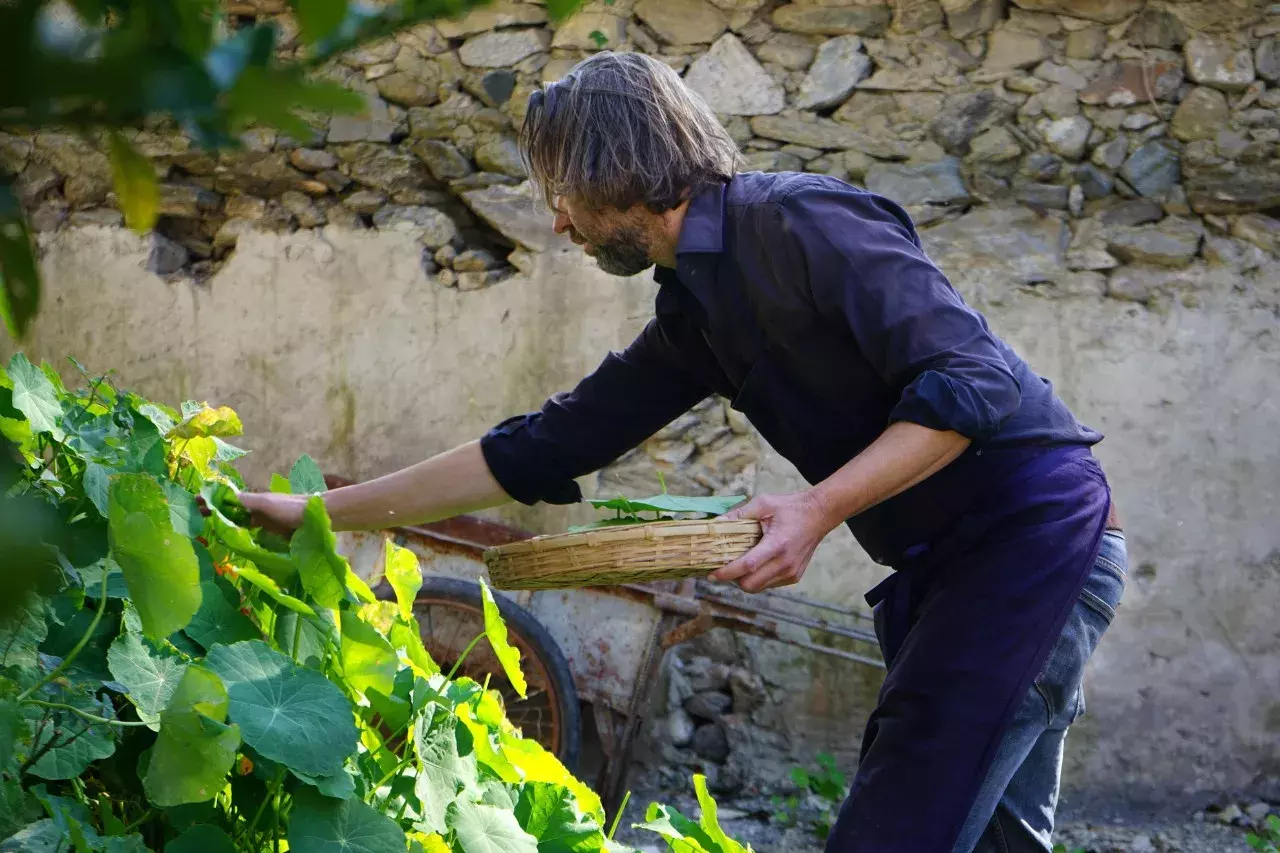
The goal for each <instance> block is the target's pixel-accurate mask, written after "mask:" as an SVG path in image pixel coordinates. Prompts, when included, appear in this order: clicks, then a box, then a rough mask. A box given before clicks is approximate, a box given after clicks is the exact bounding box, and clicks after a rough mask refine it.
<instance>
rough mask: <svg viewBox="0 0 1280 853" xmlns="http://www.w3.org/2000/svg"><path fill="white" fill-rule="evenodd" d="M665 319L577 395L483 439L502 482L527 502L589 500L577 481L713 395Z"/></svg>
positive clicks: (560, 397)
mask: <svg viewBox="0 0 1280 853" xmlns="http://www.w3.org/2000/svg"><path fill="white" fill-rule="evenodd" d="M709 393H710V391H709V390H708V389H707V388H706V386H705V385H704V384H703V383H701V382H700V381H698V380H697V379H695V378H694V376H693V375H692V374H691V373H690V372H689V371H688V370H687V369H686V368H685V367H684V366H683V365H682V363H681V358H680V355H679V352H678V351H677V349H676V347H674V346H673V345H672V343H671V341H670V339H669V338H668V336H667V335H666V333H665V332H664V331H663V328H662V325H661V323H660V322H659V321H658V320H656V319H655V320H652V321H650V323H649V325H648V326H646V327H645V329H644V331H643V332H641V333H640V335H639V337H637V338H636V339H635V341H633V342H632V343H631V345H630V346H628V347H627V348H626V349H625V350H623V351H622V352H618V353H610V354H609V355H608V356H607V357H606V358H605V360H604V361H603V362H602V363H601V365H600V366H599V367H598V368H597V369H596V370H595V372H594V373H592V374H591V375H590V376H588V377H587V378H585V379H583V380H582V382H580V383H579V384H578V386H577V387H576V388H574V390H573V391H570V392H568V393H564V394H557V395H555V396H553V397H552V398H551V399H549V400H547V402H546V404H545V405H544V406H543V407H542V409H541V410H540V411H537V412H531V413H529V414H524V415H519V416H517V417H513V418H509V419H507V420H505V421H503V422H502V423H500V424H498V425H497V426H496V427H494V428H493V429H492V430H490V431H489V432H488V433H487V434H486V435H484V436H483V437H482V438H481V439H480V447H481V450H482V452H483V453H484V458H485V462H486V463H487V464H488V466H489V470H490V471H491V472H492V473H493V476H494V478H495V479H496V480H497V481H498V484H499V485H500V486H502V488H503V490H504V491H505V492H506V493H507V494H508V495H509V496H510V497H511V498H513V499H515V500H517V501H519V502H520V503H523V504H535V503H538V502H539V501H543V502H546V503H557V504H567V503H574V502H576V501H579V500H581V499H582V491H581V489H579V487H578V484H577V483H576V482H574V480H575V479H576V478H577V477H581V476H582V475H584V474H589V473H590V472H592V471H595V470H598V469H599V468H602V467H604V466H605V465H608V464H609V463H610V462H612V461H614V460H615V459H617V458H618V457H619V456H621V455H622V454H624V453H626V452H627V451H628V450H630V449H632V448H633V447H635V446H637V445H638V444H640V442H642V441H644V440H645V439H646V438H648V437H649V436H651V435H653V434H654V433H655V432H657V431H658V430H659V429H661V428H662V427H663V426H665V425H666V424H668V423H670V422H671V421H672V420H674V419H675V418H676V417H678V416H679V415H681V414H683V413H684V412H686V411H688V410H689V409H690V408H692V407H693V406H694V405H696V404H697V403H698V402H700V401H701V400H703V399H704V398H706V397H707V396H708V395H709Z"/></svg>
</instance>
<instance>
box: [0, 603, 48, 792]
mask: <svg viewBox="0 0 1280 853" xmlns="http://www.w3.org/2000/svg"><path fill="white" fill-rule="evenodd" d="M48 634H49V626H48V625H47V624H46V622H45V607H44V601H43V600H42V599H41V598H40V596H38V595H36V594H34V593H32V594H30V595H28V596H27V597H26V600H25V603H24V604H23V605H22V606H20V607H19V608H18V610H17V611H16V612H14V613H12V614H10V615H9V616H7V617H6V618H5V619H4V620H3V621H0V669H4V668H5V667H10V666H16V667H18V668H20V669H34V668H35V666H36V662H37V657H36V655H37V649H39V648H40V644H41V643H43V642H44V638H45V637H47V636H48ZM3 768H4V762H2V761H0V769H3Z"/></svg>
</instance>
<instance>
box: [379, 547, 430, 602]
mask: <svg viewBox="0 0 1280 853" xmlns="http://www.w3.org/2000/svg"><path fill="white" fill-rule="evenodd" d="M383 574H384V576H385V577H386V579H387V583H389V584H391V588H392V589H393V590H395V593H396V603H397V604H398V605H399V606H400V615H401V616H403V617H404V618H405V619H409V620H411V619H413V602H414V599H415V598H416V596H417V595H418V590H420V589H422V570H421V569H420V568H419V567H418V557H417V555H416V554H414V553H413V552H412V551H410V550H409V549H408V548H401V547H400V546H398V545H396V543H394V542H392V541H391V540H390V539H388V540H387V551H386V565H385V568H384V569H383Z"/></svg>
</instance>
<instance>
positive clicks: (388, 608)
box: [355, 601, 398, 637]
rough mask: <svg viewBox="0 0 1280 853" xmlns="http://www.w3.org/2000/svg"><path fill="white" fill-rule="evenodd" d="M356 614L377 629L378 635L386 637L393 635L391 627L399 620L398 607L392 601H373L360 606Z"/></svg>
mask: <svg viewBox="0 0 1280 853" xmlns="http://www.w3.org/2000/svg"><path fill="white" fill-rule="evenodd" d="M355 612H356V613H358V614H360V618H361V619H363V620H364V621H365V622H368V623H369V624H370V625H372V626H373V627H375V628H377V629H378V633H379V634H381V635H382V636H384V637H388V636H390V635H391V626H392V625H394V624H396V621H397V619H398V616H397V613H398V611H397V610H396V606H395V604H394V603H392V602H390V601H371V602H369V603H368V604H362V605H360V606H359V607H358V608H357V609H356V611H355Z"/></svg>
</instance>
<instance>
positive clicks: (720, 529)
mask: <svg viewBox="0 0 1280 853" xmlns="http://www.w3.org/2000/svg"><path fill="white" fill-rule="evenodd" d="M761 532H762V529H761V526H760V522H758V521H756V520H754V519H735V520H733V521H723V520H719V519H714V518H707V519H693V520H679V519H677V520H674V521H648V522H645V523H643V524H627V525H620V526H618V527H602V528H600V529H599V530H583V531H579V532H577V533H552V534H548V535H546V536H536V537H534V538H533V539H524V540H521V541H520V542H510V543H508V544H506V545H499V546H496V547H494V548H490V549H489V550H487V551H485V554H484V557H485V561H486V562H488V561H490V560H495V559H501V558H507V557H516V556H521V555H524V554H532V553H538V552H544V551H557V550H561V549H564V548H578V547H588V548H590V547H596V546H599V545H606V544H608V545H616V544H619V543H625V542H644V541H652V540H654V539H667V538H670V537H673V536H685V537H694V536H742V535H744V534H745V535H750V534H759V533H761Z"/></svg>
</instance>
